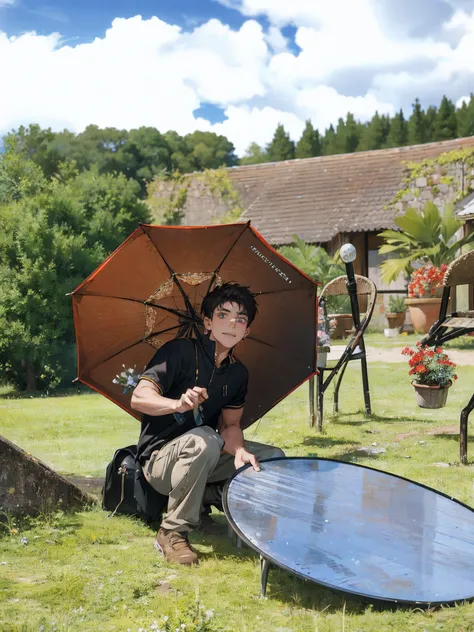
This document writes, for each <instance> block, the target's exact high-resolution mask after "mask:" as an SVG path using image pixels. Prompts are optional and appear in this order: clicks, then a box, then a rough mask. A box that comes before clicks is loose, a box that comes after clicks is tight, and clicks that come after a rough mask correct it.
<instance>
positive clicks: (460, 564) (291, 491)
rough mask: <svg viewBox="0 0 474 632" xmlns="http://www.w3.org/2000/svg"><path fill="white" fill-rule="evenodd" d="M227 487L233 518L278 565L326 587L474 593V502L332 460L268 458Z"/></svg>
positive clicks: (432, 598) (401, 597) (402, 597)
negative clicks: (450, 496) (472, 503)
mask: <svg viewBox="0 0 474 632" xmlns="http://www.w3.org/2000/svg"><path fill="white" fill-rule="evenodd" d="M261 467H262V469H261V471H260V472H255V471H254V470H253V469H252V468H251V467H246V468H244V469H242V470H239V471H237V472H236V473H235V474H234V476H233V477H232V478H231V479H230V480H229V481H228V483H227V484H226V487H225V490H224V509H225V512H226V515H227V518H228V520H229V522H230V524H231V525H232V527H233V528H234V530H235V531H236V532H237V534H238V535H239V537H241V538H242V539H243V540H244V541H245V542H247V544H249V545H250V546H251V547H252V548H253V549H255V550H256V551H257V552H258V553H260V554H261V555H263V556H264V557H265V558H266V559H268V560H270V561H271V562H273V563H274V564H275V565H277V566H280V567H282V568H284V569H286V570H289V571H291V572H293V573H295V574H297V575H299V576H301V577H304V578H305V579H309V580H312V581H314V582H316V583H318V584H321V585H323V586H327V587H330V588H334V589H337V590H342V591H345V592H348V593H352V594H355V595H360V596H363V597H366V598H368V599H372V600H382V601H390V602H400V603H410V604H439V603H454V602H458V601H462V600H467V599H472V598H474V510H472V509H471V508H470V507H467V506H466V505H463V504H462V503H460V502H458V501H456V500H453V499H451V498H449V497H447V496H445V495H444V494H442V493H440V492H437V491H435V490H433V489H430V488H428V487H425V486H423V485H420V484H418V483H414V482H412V481H409V480H407V479H404V478H401V477H398V476H395V475H393V474H388V473H386V472H381V471H379V470H374V469H372V468H368V467H364V466H360V465H355V464H351V463H342V462H339V461H333V460H329V459H314V458H282V459H272V460H269V461H264V462H263V463H262V464H261Z"/></svg>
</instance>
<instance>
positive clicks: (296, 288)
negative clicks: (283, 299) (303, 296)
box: [254, 287, 302, 296]
mask: <svg viewBox="0 0 474 632" xmlns="http://www.w3.org/2000/svg"><path fill="white" fill-rule="evenodd" d="M301 289H302V288H301V287H288V288H285V289H284V290H268V291H267V292H254V296H265V295H267V294H283V292H297V291H298V290H301Z"/></svg>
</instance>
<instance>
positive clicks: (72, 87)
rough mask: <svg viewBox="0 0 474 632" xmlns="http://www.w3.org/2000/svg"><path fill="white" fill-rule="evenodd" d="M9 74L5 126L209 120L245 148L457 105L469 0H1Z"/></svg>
mask: <svg viewBox="0 0 474 632" xmlns="http://www.w3.org/2000/svg"><path fill="white" fill-rule="evenodd" d="M20 77H21V81H19V78H20ZM0 84H1V85H2V86H5V85H7V86H10V89H9V90H8V91H6V92H4V93H3V94H2V102H1V103H0V134H2V133H5V131H8V130H9V129H12V128H14V127H17V126H18V125H20V124H28V123H30V122H37V123H39V124H41V125H43V126H51V127H52V128H53V129H62V128H64V127H67V128H68V129H71V130H72V131H75V132H78V131H81V130H82V129H84V127H86V126H87V125H88V124H91V123H94V124H97V125H99V126H114V127H119V128H128V129H129V128H131V127H138V126H140V125H152V126H154V127H157V128H158V129H160V130H161V131H166V130H167V129H175V130H176V131H178V132H179V133H181V134H184V133H188V132H191V131H193V130H195V129H203V130H212V131H215V132H217V133H222V134H225V135H226V136H227V137H228V138H230V139H231V140H232V142H234V144H235V146H236V148H237V151H238V153H239V154H243V153H244V152H245V149H246V147H248V145H249V144H250V143H251V142H253V141H255V142H258V143H259V144H265V143H266V142H268V141H269V140H270V138H271V136H272V134H273V131H274V129H275V127H276V125H277V124H278V123H283V124H284V125H285V127H286V128H287V129H288V130H289V132H290V134H291V135H292V136H293V137H294V138H297V137H298V136H299V135H300V134H301V131H302V129H303V126H304V123H305V121H306V120H307V119H310V120H311V121H312V122H313V124H314V125H315V126H316V127H318V128H319V129H320V130H321V131H324V129H325V128H326V127H327V126H328V125H329V124H330V123H333V124H336V123H337V119H338V118H339V117H340V116H345V114H346V113H347V112H348V111H351V112H353V113H354V114H355V116H356V117H357V118H359V119H360V120H367V119H369V118H370V117H371V116H372V115H373V114H374V112H375V111H376V110H378V111H380V112H386V113H389V114H393V113H394V112H395V111H397V110H398V109H399V108H400V107H401V108H403V109H404V111H405V113H406V115H407V116H409V114H410V111H411V104H412V103H413V101H414V99H415V97H419V98H420V100H421V102H422V104H423V105H425V106H427V105H429V104H431V103H434V104H438V103H439V102H440V100H441V98H442V96H443V94H447V95H448V96H449V97H450V98H452V99H453V100H454V101H455V102H457V103H459V102H460V100H462V99H463V98H464V97H467V96H468V95H469V94H470V92H474V0H357V2H354V0H330V1H328V0H291V1H288V0H166V1H165V0H94V1H93V0H75V1H74V2H73V1H72V0H51V1H50V2H48V0H45V1H44V2H37V1H36V0H0ZM12 86H14V88H12Z"/></svg>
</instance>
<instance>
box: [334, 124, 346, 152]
mask: <svg viewBox="0 0 474 632" xmlns="http://www.w3.org/2000/svg"><path fill="white" fill-rule="evenodd" d="M334 153H335V154H345V153H346V124H345V122H344V119H343V118H340V119H339V120H338V121H337V127H336V138H335V147H334Z"/></svg>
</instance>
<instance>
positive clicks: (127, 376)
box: [112, 364, 141, 395]
mask: <svg viewBox="0 0 474 632" xmlns="http://www.w3.org/2000/svg"><path fill="white" fill-rule="evenodd" d="M122 366H123V369H124V370H123V371H122V372H121V373H119V374H118V375H116V376H115V377H114V379H113V380H112V383H113V384H118V385H119V386H121V387H122V389H123V394H124V395H125V393H128V392H129V391H133V390H134V388H135V387H136V386H137V384H138V382H139V381H140V376H141V374H140V373H138V372H137V370H136V368H137V365H136V364H134V365H133V367H129V368H128V369H127V368H126V366H125V364H122Z"/></svg>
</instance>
